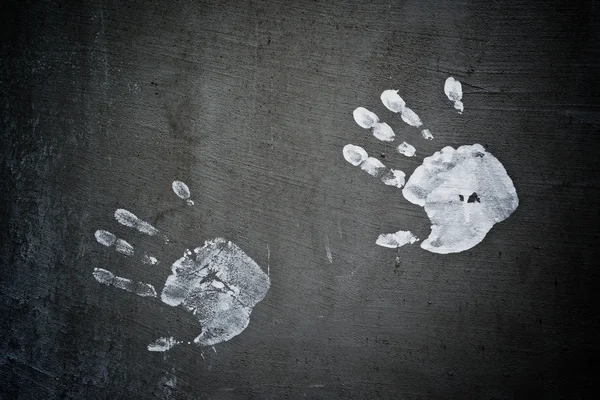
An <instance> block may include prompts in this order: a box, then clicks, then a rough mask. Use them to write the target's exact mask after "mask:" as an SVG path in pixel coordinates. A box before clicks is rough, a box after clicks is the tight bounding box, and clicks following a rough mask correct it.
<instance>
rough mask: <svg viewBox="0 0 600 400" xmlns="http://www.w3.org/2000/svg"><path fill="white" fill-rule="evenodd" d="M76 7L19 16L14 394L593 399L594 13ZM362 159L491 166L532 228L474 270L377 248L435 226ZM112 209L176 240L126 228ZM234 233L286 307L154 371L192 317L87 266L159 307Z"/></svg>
mask: <svg viewBox="0 0 600 400" xmlns="http://www.w3.org/2000/svg"><path fill="white" fill-rule="evenodd" d="M78 3H79V4H75V2H62V1H37V2H36V1H3V2H2V3H0V32H1V57H0V88H1V90H0V140H1V142H0V168H1V170H0V171H1V172H0V174H1V180H0V199H1V203H0V206H1V207H0V243H1V246H0V248H1V253H0V267H1V271H0V315H1V316H0V323H1V325H0V326H1V327H0V338H1V340H0V392H1V394H0V398H2V399H17V398H19V399H59V398H67V399H70V398H73V399H94V398H106V399H121V398H122V399H138V398H139V399H149V398H159V399H204V398H207V399H245V398H264V399H267V398H271V399H280V398H290V399H297V398H304V397H306V398H315V399H316V398H319V399H337V398H355V399H375V398H394V399H429V398H439V399H447V398H456V399H511V398H528V399H531V398H545V399H565V398H592V397H595V396H593V395H592V393H593V390H594V389H595V388H596V386H597V378H598V375H597V373H595V372H594V368H597V367H598V350H599V349H598V344H597V342H596V339H597V336H598V329H599V328H600V321H599V317H598V308H597V305H598V304H597V303H596V302H595V301H594V298H593V295H594V293H595V292H596V291H597V290H598V284H599V281H598V275H599V272H598V268H597V262H598V256H599V254H598V235H599V228H598V224H599V222H600V221H599V218H598V205H599V203H598V193H599V191H598V188H599V186H598V175H599V174H600V167H599V165H598V150H599V146H598V143H599V137H598V134H599V129H598V127H599V126H600V114H599V111H598V110H599V106H600V95H599V94H598V93H600V87H599V83H598V82H599V81H598V67H599V65H600V59H599V54H600V47H599V46H600V41H599V39H600V37H599V36H600V30H599V23H600V20H599V9H598V4H597V3H596V4H594V2H593V1H582V2H575V1H573V2H571V1H550V2H532V1H525V0H508V1H505V2H495V1H477V2H447V3H445V2H441V1H421V0H414V1H389V2H380V1H375V2H367V1H365V2H359V1H354V0H346V1H306V0H296V1H283V0H280V1H270V0H265V1H261V0H257V1H221V2H202V1H192V0H187V1H163V2H158V1H141V0H140V1H129V0H127V1H96V0H90V1H81V2H78ZM448 76H454V77H455V78H456V79H459V80H460V81H461V82H462V84H463V91H464V97H463V102H464V104H465V112H464V113H463V114H462V115H459V114H458V113H457V112H456V110H454V109H453V108H452V105H451V103H450V102H449V101H448V99H447V98H446V97H445V95H444V92H443V85H444V80H445V79H446V78H447V77H448ZM385 89H400V90H401V93H402V96H403V97H404V98H405V99H406V101H407V102H408V103H409V104H410V106H411V108H413V109H414V110H415V111H418V113H419V115H420V116H421V118H422V119H423V121H425V122H426V123H427V127H428V128H429V129H431V131H432V132H433V133H434V135H435V139H434V140H432V141H426V140H423V139H422V138H420V137H419V136H418V133H417V134H416V135H415V132H414V131H413V130H411V129H409V128H410V127H408V126H406V125H402V123H401V122H399V120H398V119H396V120H393V121H395V122H394V129H396V133H397V135H398V136H399V137H402V138H403V137H406V138H408V139H409V141H410V142H411V143H412V144H413V145H415V147H416V148H417V157H414V158H402V156H400V155H399V154H397V153H395V150H394V144H390V143H383V142H379V141H377V140H375V138H373V137H372V136H370V135H369V134H368V132H367V131H365V130H363V129H361V128H360V127H358V126H357V125H356V123H355V122H354V120H353V119H352V110H354V109H355V108H356V107H358V106H364V107H367V108H369V109H372V110H373V111H375V112H376V113H377V114H378V115H380V116H385V117H386V118H387V119H388V122H390V121H392V118H391V117H390V116H389V115H388V114H387V110H385V108H384V107H383V105H382V104H381V102H380V100H379V95H380V93H381V92H382V90H385ZM390 124H392V122H390ZM347 143H354V144H356V145H360V146H363V147H365V148H366V149H368V150H369V153H370V154H371V155H374V156H376V157H378V158H380V159H381V160H382V161H384V162H385V163H386V164H388V165H390V166H393V167H394V168H398V169H402V170H404V171H406V172H407V174H409V173H410V172H412V171H413V170H414V169H415V168H416V167H417V166H418V165H419V164H420V163H421V161H422V157H423V156H427V155H430V154H432V153H433V152H435V151H437V150H439V149H441V148H442V147H444V146H453V147H456V146H460V145H463V144H474V143H480V144H482V145H483V146H485V147H486V148H487V150H488V151H490V152H491V153H493V154H494V155H495V156H496V157H497V158H498V159H499V160H501V162H502V163H503V165H504V167H505V168H506V170H507V171H508V173H509V175H510V176H511V178H512V179H513V181H514V184H515V187H516V189H517V192H518V194H519V199H520V205H519V208H518V209H517V210H516V212H515V213H514V214H513V215H512V216H511V217H510V218H508V219H507V220H506V221H504V222H502V223H500V224H498V225H496V226H495V227H494V228H493V229H492V230H491V232H490V233H489V234H488V235H487V237H486V238H485V240H484V241H483V242H482V243H481V244H479V245H478V246H476V247H474V248H472V249H470V250H467V251H465V252H462V253H457V254H450V255H440V254H432V253H429V252H426V251H424V250H423V249H421V248H420V247H419V246H418V245H414V246H405V247H402V248H400V249H398V250H391V249H386V248H383V247H379V246H377V245H375V239H376V238H377V236H378V235H379V234H380V233H382V232H394V231H396V230H399V229H406V230H411V231H413V232H414V233H415V234H416V235H417V236H418V237H421V238H424V237H426V236H427V234H428V232H429V220H428V219H427V217H426V215H425V213H424V212H423V210H422V209H421V208H420V207H418V206H414V205H412V204H410V203H408V202H407V201H405V200H404V199H403V197H402V195H401V194H400V191H399V190H398V189H397V188H393V187H390V186H385V185H382V183H381V182H379V181H377V180H376V179H373V178H372V177H369V176H368V175H366V174H364V173H362V172H361V171H360V170H358V169H356V168H354V167H352V166H351V165H350V164H348V163H347V162H346V161H345V160H344V158H343V156H342V148H343V146H344V145H346V144H347ZM175 179H180V180H182V181H184V182H186V183H187V184H188V185H189V187H190V190H191V194H192V198H193V200H194V202H195V206H193V207H189V206H186V205H185V204H184V203H182V202H181V201H179V200H180V199H178V198H177V197H176V196H175V195H174V194H173V192H172V190H171V182H172V181H173V180H175ZM117 208H126V209H128V210H131V211H133V212H134V213H135V214H136V215H138V216H139V217H140V218H143V219H145V220H146V221H149V222H151V223H152V224H154V226H156V227H157V228H158V229H160V230H161V231H162V232H165V234H168V236H169V237H170V238H171V241H170V242H169V243H168V244H165V243H164V242H163V241H160V240H156V239H155V238H152V237H148V236H144V235H141V234H138V233H137V232H135V231H132V230H129V229H127V228H126V227H123V226H120V225H118V224H116V222H115V221H114V219H113V213H114V210H115V209H117ZM97 229H110V230H111V231H113V232H115V234H117V235H119V236H120V237H123V238H126V239H127V240H128V241H129V242H130V243H131V244H132V245H134V246H135V248H136V249H143V251H147V252H148V253H152V254H153V255H155V256H156V257H157V258H159V260H160V261H161V263H160V264H158V265H145V264H142V263H140V262H139V260H138V259H136V258H134V257H124V256H123V255H121V254H118V253H116V252H114V251H112V250H111V249H108V248H106V247H103V246H100V245H99V244H98V243H97V242H96V241H95V239H94V232H95V231H96V230H97ZM214 237H225V238H227V239H229V240H232V241H233V242H235V243H236V244H237V245H238V246H240V248H242V249H243V250H244V251H245V252H246V253H247V254H248V255H249V256H250V257H252V259H254V260H255V261H256V262H257V263H258V264H259V265H260V266H261V267H262V268H263V270H264V271H268V272H269V275H270V279H271V288H270V290H269V292H268V293H267V296H266V297H265V299H264V300H263V301H262V302H260V303H259V304H258V305H257V306H256V307H255V308H254V311H253V313H252V316H251V321H250V324H249V326H248V328H247V329H246V330H245V331H244V332H243V333H242V334H241V335H239V336H237V337H235V338H233V339H232V340H230V341H228V342H225V343H221V344H218V345H216V346H214V348H212V347H196V346H193V345H180V346H176V347H174V348H173V349H172V350H170V351H168V352H165V353H159V352H149V351H148V350H147V345H148V343H150V342H152V341H153V340H154V339H156V338H157V337H160V336H174V337H178V338H186V340H191V339H192V338H194V337H195V336H196V335H198V333H199V330H200V328H199V325H198V322H197V321H196V320H195V319H194V318H192V317H191V316H190V314H189V313H187V312H186V311H185V310H183V309H180V308H173V307H169V306H167V305H166V304H163V303H161V302H160V301H158V300H157V299H152V298H142V297H138V296H135V295H133V294H131V293H128V292H126V291H121V290H118V289H116V288H114V287H108V286H104V285H100V284H99V283H98V282H96V281H95V280H94V278H93V276H92V271H93V270H94V268H106V269H108V270H111V271H113V272H115V273H116V274H119V275H121V276H125V277H129V278H132V279H135V280H139V281H144V282H148V283H150V284H152V285H154V286H156V287H157V288H160V287H162V285H163V283H164V281H165V278H166V277H167V276H168V275H169V274H170V265H171V263H172V262H173V261H175V260H176V259H177V258H179V257H181V255H182V254H183V251H184V250H185V249H186V248H193V247H195V246H200V245H202V243H203V242H204V241H205V240H208V239H211V238H214ZM594 260H596V261H594Z"/></svg>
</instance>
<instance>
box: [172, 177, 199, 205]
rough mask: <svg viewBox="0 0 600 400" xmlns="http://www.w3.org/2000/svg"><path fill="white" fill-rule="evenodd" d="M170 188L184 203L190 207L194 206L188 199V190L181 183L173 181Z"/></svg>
mask: <svg viewBox="0 0 600 400" xmlns="http://www.w3.org/2000/svg"><path fill="white" fill-rule="evenodd" d="M171 187H172V188H173V192H175V194H176V195H177V197H179V198H180V199H182V200H185V201H186V203H187V204H188V205H190V206H193V205H194V202H193V201H192V200H191V199H190V196H191V194H190V188H189V187H188V185H186V184H185V183H184V182H182V181H173V183H172V185H171Z"/></svg>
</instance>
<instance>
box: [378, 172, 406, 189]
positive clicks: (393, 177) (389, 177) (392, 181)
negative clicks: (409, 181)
mask: <svg viewBox="0 0 600 400" xmlns="http://www.w3.org/2000/svg"><path fill="white" fill-rule="evenodd" d="M405 178H406V174H405V173H404V172H402V171H399V170H396V169H390V170H389V171H388V172H387V173H386V174H385V175H384V176H383V177H382V178H381V180H382V182H383V183H385V184H386V185H389V186H395V187H397V188H402V187H403V186H404V183H405V182H406V180H405Z"/></svg>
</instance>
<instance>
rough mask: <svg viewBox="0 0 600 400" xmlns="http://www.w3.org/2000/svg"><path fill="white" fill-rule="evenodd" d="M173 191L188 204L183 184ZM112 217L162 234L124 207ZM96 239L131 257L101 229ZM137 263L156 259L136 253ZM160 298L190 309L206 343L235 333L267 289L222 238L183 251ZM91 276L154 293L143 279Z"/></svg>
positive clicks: (168, 343) (161, 346)
mask: <svg viewBox="0 0 600 400" xmlns="http://www.w3.org/2000/svg"><path fill="white" fill-rule="evenodd" d="M172 186H173V191H174V192H175V194H176V195H177V196H178V197H180V198H181V199H183V200H185V201H186V203H187V204H188V205H193V204H194V202H193V201H192V200H191V199H190V190H189V188H188V186H187V185H186V184H185V183H183V182H181V181H175V182H173V185H172ZM115 219H116V220H117V222H119V223H120V224H122V225H125V226H128V227H130V228H134V229H137V230H138V231H140V232H142V233H144V234H146V235H149V236H162V238H163V239H164V240H165V242H168V238H167V237H166V236H164V235H161V233H160V231H159V230H158V229H157V228H155V227H154V226H152V225H151V224H150V223H148V222H146V221H142V220H141V219H139V218H138V217H137V216H136V215H134V214H133V213H131V212H130V211H127V210H124V209H118V210H116V211H115ZM94 235H95V237H96V241H97V242H98V243H100V244H102V245H104V246H107V247H114V248H115V251H117V252H119V253H121V254H124V255H126V256H135V255H136V251H135V249H134V247H133V246H132V245H131V244H129V243H128V242H126V241H125V240H123V239H120V238H117V237H116V236H115V235H114V234H112V233H111V232H109V231H106V230H97V231H96V232H95V234H94ZM140 259H141V261H142V262H143V263H146V264H151V265H155V264H158V260H157V259H156V258H155V257H153V256H150V255H148V254H145V253H144V254H142V255H141V257H140ZM171 271H172V274H171V275H170V276H169V277H168V278H167V280H166V282H165V285H164V287H163V290H162V293H161V295H160V299H161V301H162V302H163V303H165V304H168V305H170V306H180V307H183V308H184V309H186V310H187V311H189V312H191V313H192V314H193V315H194V316H195V317H196V318H197V319H198V321H199V322H200V325H201V332H200V334H199V335H198V336H197V337H196V338H195V339H194V343H196V344H197V345H200V346H212V345H215V344H217V343H221V342H224V341H227V340H229V339H231V338H233V337H234V336H237V335H239V334H240V333H241V332H242V331H243V330H244V329H246V327H247V326H248V323H249V321H250V314H251V312H252V309H253V308H254V306H255V305H256V304H257V303H258V302H260V301H261V300H262V299H263V298H264V297H265V295H266V294H267V291H268V290H269V287H270V279H269V277H268V276H267V274H265V273H264V272H263V271H262V269H261V268H260V267H259V266H258V265H257V264H256V263H255V262H254V261H253V260H252V259H251V258H250V257H249V256H248V255H247V254H246V253H244V252H243V251H242V249H240V248H239V247H238V246H236V245H235V244H234V243H232V242H230V241H227V240H225V239H222V238H215V239H212V240H207V241H206V242H205V243H204V246H202V247H197V248H196V249H194V250H193V251H190V250H186V251H185V253H184V255H183V257H181V258H180V259H178V260H176V261H175V262H174V263H173V265H172V266H171ZM93 275H94V278H95V279H96V280H97V281H98V282H100V283H102V284H105V285H109V286H114V287H117V288H119V289H123V290H126V291H128V292H131V293H135V294H137V295H139V296H143V297H158V294H157V292H156V290H155V288H154V287H153V286H152V285H150V284H147V283H143V282H135V281H133V280H131V279H127V278H123V277H119V276H115V275H114V274H113V273H112V272H110V271H108V270H105V269H101V268H95V269H94V272H93ZM179 343H183V342H182V341H179V340H176V339H175V338H172V337H171V338H166V337H163V338H160V339H158V340H156V341H155V342H154V343H151V344H150V345H148V350H150V351H166V350H168V349H170V348H171V347H173V346H175V345H177V344H179Z"/></svg>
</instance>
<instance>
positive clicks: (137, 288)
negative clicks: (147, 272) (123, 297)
mask: <svg viewBox="0 0 600 400" xmlns="http://www.w3.org/2000/svg"><path fill="white" fill-rule="evenodd" d="M93 275H94V278H95V279H96V280H97V281H98V282H100V283H102V284H104V285H107V286H114V287H117V288H119V289H123V290H126V291H128V292H131V293H135V294H137V295H138V296H143V297H156V290H155V289H154V286H152V285H149V284H147V283H142V282H134V281H132V280H131V279H127V278H122V277H120V276H115V275H114V274H113V273H112V272H110V271H107V270H105V269H102V268H94V272H93Z"/></svg>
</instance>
